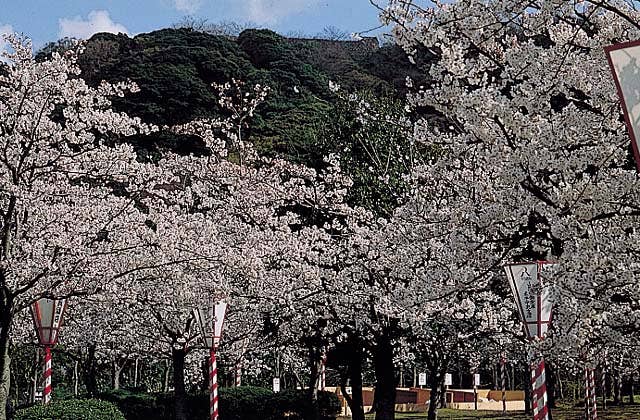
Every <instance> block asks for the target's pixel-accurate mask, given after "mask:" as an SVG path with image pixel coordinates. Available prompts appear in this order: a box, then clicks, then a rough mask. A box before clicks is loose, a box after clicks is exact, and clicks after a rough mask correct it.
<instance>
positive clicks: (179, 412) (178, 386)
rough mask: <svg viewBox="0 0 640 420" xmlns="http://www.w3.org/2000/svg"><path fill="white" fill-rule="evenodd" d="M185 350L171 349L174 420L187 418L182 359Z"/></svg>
mask: <svg viewBox="0 0 640 420" xmlns="http://www.w3.org/2000/svg"><path fill="white" fill-rule="evenodd" d="M186 355H187V352H186V351H184V350H183V349H171V361H172V362H173V392H174V398H175V411H174V414H175V416H174V418H175V420H188V416H187V393H186V392H185V386H184V359H185V357H186Z"/></svg>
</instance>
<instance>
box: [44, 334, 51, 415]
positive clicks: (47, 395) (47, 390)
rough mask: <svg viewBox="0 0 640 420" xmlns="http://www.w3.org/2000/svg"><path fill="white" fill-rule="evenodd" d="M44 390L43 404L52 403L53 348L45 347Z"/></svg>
mask: <svg viewBox="0 0 640 420" xmlns="http://www.w3.org/2000/svg"><path fill="white" fill-rule="evenodd" d="M43 379H44V390H43V391H42V403H43V404H49V402H51V347H49V346H45V347H44V378H43Z"/></svg>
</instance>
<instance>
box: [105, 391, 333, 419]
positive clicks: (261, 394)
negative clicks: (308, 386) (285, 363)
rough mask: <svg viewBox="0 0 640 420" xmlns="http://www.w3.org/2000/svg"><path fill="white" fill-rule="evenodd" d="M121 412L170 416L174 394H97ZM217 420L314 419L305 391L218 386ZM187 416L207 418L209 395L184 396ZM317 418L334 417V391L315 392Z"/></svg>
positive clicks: (147, 416)
mask: <svg viewBox="0 0 640 420" xmlns="http://www.w3.org/2000/svg"><path fill="white" fill-rule="evenodd" d="M100 398H102V399H104V400H107V401H111V402H113V403H114V404H116V405H117V406H118V408H119V409H120V411H122V413H124V416H125V418H126V419H127V420H138V419H153V420H171V419H172V418H173V409H174V404H175V400H174V396H173V394H170V393H169V394H146V393H134V392H131V391H126V390H118V391H111V392H108V393H105V394H102V395H100ZM219 401H220V403H219V409H220V420H283V419H286V420H307V419H311V418H313V416H312V413H313V411H314V407H313V405H312V403H311V402H310V401H309V400H308V398H307V394H306V391H304V390H284V391H282V392H280V393H276V394H274V393H273V392H272V391H271V390H270V389H266V388H260V387H253V386H244V387H238V388H221V389H220V400H219ZM186 405H187V410H188V412H187V416H188V418H190V419H200V418H204V419H206V418H207V417H208V415H209V394H190V395H187V404H186ZM318 411H319V413H320V419H322V420H333V419H335V418H336V416H337V414H338V412H339V411H340V404H339V402H338V398H337V397H336V395H335V394H333V393H330V392H321V391H319V392H318Z"/></svg>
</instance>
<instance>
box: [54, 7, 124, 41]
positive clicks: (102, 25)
mask: <svg viewBox="0 0 640 420" xmlns="http://www.w3.org/2000/svg"><path fill="white" fill-rule="evenodd" d="M58 25H59V28H60V30H59V31H58V36H59V37H60V38H64V37H70V38H79V39H87V38H90V37H91V35H93V34H96V33H98V32H111V33H112V34H117V33H120V32H123V33H129V31H128V30H127V28H125V27H124V26H123V25H121V24H119V23H116V22H114V21H112V20H111V17H110V16H109V12H107V11H106V10H92V11H91V12H89V15H88V16H87V19H86V20H85V19H82V18H81V17H80V16H76V17H73V18H62V19H60V20H59V21H58Z"/></svg>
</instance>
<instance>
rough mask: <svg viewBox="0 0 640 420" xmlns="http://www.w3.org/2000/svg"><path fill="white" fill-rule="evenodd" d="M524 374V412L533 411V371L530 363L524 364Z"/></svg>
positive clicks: (529, 412)
mask: <svg viewBox="0 0 640 420" xmlns="http://www.w3.org/2000/svg"><path fill="white" fill-rule="evenodd" d="M523 373H524V375H523V376H522V388H523V389H524V412H525V413H526V414H531V413H533V409H532V407H531V372H530V367H529V364H528V363H525V364H524V370H523Z"/></svg>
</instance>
